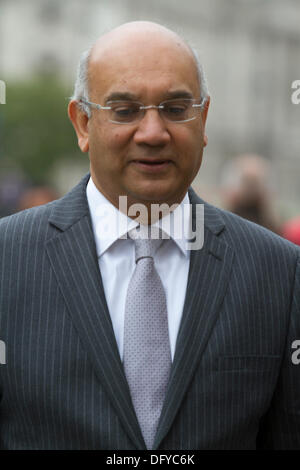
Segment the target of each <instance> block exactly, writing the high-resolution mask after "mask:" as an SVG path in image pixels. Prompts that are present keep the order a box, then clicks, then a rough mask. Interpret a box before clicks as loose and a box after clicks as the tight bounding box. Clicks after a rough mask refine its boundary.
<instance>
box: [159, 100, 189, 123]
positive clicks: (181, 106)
mask: <svg viewBox="0 0 300 470" xmlns="http://www.w3.org/2000/svg"><path fill="white" fill-rule="evenodd" d="M192 104H193V100H188V99H186V100H185V99H181V100H169V101H165V102H164V103H162V106H163V108H162V109H161V113H162V114H163V116H164V117H165V118H166V119H168V120H169V121H186V120H188V119H191V118H192V117H193V116H194V108H193V107H192Z"/></svg>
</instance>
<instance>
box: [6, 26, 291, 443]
mask: <svg viewBox="0 0 300 470" xmlns="http://www.w3.org/2000/svg"><path fill="white" fill-rule="evenodd" d="M85 66H87V74H85V73H84V71H85ZM78 90H79V91H78ZM78 93H79V95H78ZM75 98H76V99H73V100H71V102H70V104H69V116H70V118H71V120H72V123H73V125H74V128H75V130H76V134H77V138H78V144H79V146H80V148H81V150H82V151H83V152H89V158H90V174H91V177H89V176H86V177H85V178H84V179H83V180H82V182H81V183H80V184H79V185H78V186H77V187H75V188H74V189H73V190H72V191H71V192H70V193H69V194H67V195H66V196H65V197H64V198H62V199H61V200H59V201H55V202H52V203H50V204H47V205H46V206H41V207H40V208H34V209H30V210H28V211H24V212H21V213H19V214H16V215H15V216H12V217H10V218H7V219H4V220H2V221H1V222H0V259H1V299H0V302H1V303H0V315H1V330H0V331H1V340H2V341H3V342H4V343H5V346H6V361H5V362H6V363H5V364H2V365H1V368H0V373H1V375H0V390H1V404H0V425H1V432H0V441H1V447H2V448H5V449H114V450H117V449H131V450H134V449H146V448H148V449H160V450H161V449H169V450H171V449H176V450H178V449H185V450H186V449H194V450H195V449H256V448H259V449H260V448H271V449H281V448H283V449H292V448H299V447H300V405H299V392H300V366H299V365H297V349H296V348H297V345H298V342H297V341H299V339H300V312H299V305H300V301H299V295H300V294H299V292H300V290H299V289H300V272H299V250H298V248H297V247H296V246H294V245H292V244H290V243H288V242H286V241H284V240H282V239H281V238H279V237H278V236H276V235H275V234H273V233H271V232H269V231H267V230H265V229H263V228H261V227H258V226H256V225H254V224H252V223H251V222H248V221H245V220H243V219H241V218H239V217H238V216H236V215H233V214H230V213H229V212H226V211H222V210H219V209H217V208H215V207H212V206H211V205H209V204H206V203H204V205H205V207H204V215H205V219H204V220H205V222H204V242H203V247H201V248H199V249H190V250H188V249H187V245H186V244H185V238H188V237H187V236H186V237H185V238H184V237H182V239H181V240H180V238H179V239H178V240H177V239H175V237H174V238H173V237H172V233H167V234H166V233H165V235H168V236H169V238H168V237H162V232H161V231H160V232H159V236H160V237H162V238H163V240H155V241H157V242H158V245H159V243H160V245H159V246H158V245H157V250H156V252H154V251H151V253H150V251H149V252H148V254H146V255H144V254H143V255H140V254H138V250H139V247H140V246H141V245H142V243H140V242H141V239H138V240H136V238H135V237H136V234H137V233H138V232H139V230H140V231H141V230H142V229H141V228H142V227H144V228H146V227H147V222H148V223H149V222H150V223H151V222H153V220H151V217H150V219H149V213H151V208H152V206H153V205H155V204H162V203H166V204H167V207H169V208H170V211H169V213H168V211H166V213H165V214H164V219H165V218H168V217H169V218H170V219H171V218H172V217H173V221H174V220H175V221H176V217H177V216H176V214H178V210H181V208H182V205H183V204H186V203H187V204H188V203H190V204H191V205H192V216H191V217H192V223H193V228H194V230H196V231H199V230H200V227H199V226H198V227H197V223H196V222H197V218H196V215H195V214H196V213H197V211H196V208H197V207H198V205H200V204H202V203H203V201H201V200H200V199H199V198H198V197H197V196H196V194H195V193H194V192H193V191H192V190H190V189H189V187H190V184H191V183H192V181H193V179H194V178H195V176H196V174H197V172H198V170H199V168H200V165H201V161H202V153H203V148H204V146H205V145H206V144H207V137H206V135H205V122H206V117H207V111H208V105H209V97H208V96H207V92H206V88H205V83H204V79H203V75H202V73H201V69H199V68H198V67H197V64H196V61H195V56H194V54H193V52H192V51H191V50H190V48H189V47H188V46H187V45H186V44H185V43H184V41H183V40H182V39H180V38H179V37H178V36H177V35H176V34H175V33H173V32H171V31H169V30H167V29H166V28H164V27H162V26H160V25H156V24H153V23H148V22H134V23H129V24H126V25H123V26H121V27H119V28H116V29H115V30H113V31H111V32H110V33H108V34H106V35H105V36H103V37H101V38H100V39H99V40H98V41H97V42H96V43H95V44H94V46H93V48H92V49H91V51H90V53H89V54H86V55H85V57H84V60H83V61H82V64H81V68H80V69H79V78H78V80H77V86H76V89H75ZM169 100H171V104H170V102H169ZM186 100H187V101H186ZM136 102H139V103H140V104H136ZM161 103H163V104H161ZM193 105H196V106H193ZM120 196H121V197H126V204H127V205H126V206H122V207H123V209H122V210H121V208H120V199H119V198H120ZM136 204H139V207H145V208H147V209H148V212H147V214H148V219H147V220H146V221H145V220H143V221H142V220H140V222H141V223H140V225H139V223H138V222H137V219H136V218H135V216H136V215H138V214H135V215H132V212H130V207H133V206H134V205H136ZM174 204H177V205H178V206H177V208H176V209H171V208H172V207H175V206H174ZM103 205H105V206H106V207H108V208H109V211H108V213H109V215H107V213H105V214H104V213H103V212H102V210H100V212H99V210H98V209H99V207H100V208H102V207H103ZM124 207H126V208H127V209H124ZM135 207H136V206H135ZM149 211H150V212H149ZM115 215H117V216H118V217H119V218H120V219H121V220H124V218H125V220H126V221H127V222H128V226H129V228H130V230H129V232H130V233H133V232H134V229H135V227H136V226H137V225H138V226H139V230H136V234H135V235H134V236H133V237H131V236H130V233H129V236H127V234H126V232H125V233H124V232H123V231H122V230H121V231H120V232H118V229H117V228H116V227H115V226H114V224H112V225H111V224H110V223H108V222H110V221H111V219H112V218H113V216H115ZM127 215H131V217H129V218H128V217H127ZM161 220H163V219H161ZM159 223H160V221H159V220H157V219H156V220H155V223H154V224H153V225H155V224H158V225H159ZM121 226H122V224H121ZM122 227H123V226H122ZM103 234H104V235H105V236H104V235H103ZM123 235H126V236H125V237H123ZM131 238H133V239H131ZM152 241H153V240H148V239H146V242H145V245H147V243H148V245H147V247H148V248H149V246H150V244H151V246H152ZM143 242H144V240H143ZM183 242H184V243H183ZM151 249H152V248H151ZM149 250H150V248H149ZM149 253H150V254H149ZM135 256H136V260H135ZM140 263H142V265H141V264H140ZM140 266H142V268H140ZM137 273H138V275H137ZM145 274H146V276H145ZM141 278H143V285H142V284H141V283H140V280H141ZM149 286H151V287H149ZM153 286H155V287H153ZM153 307H154V308H153ZM145 311H146V313H147V315H149V317H147V315H146V317H145ZM158 311H159V314H160V313H161V314H162V316H161V317H159V318H158V315H157V313H158ZM141 325H142V328H141ZM157 325H160V326H157ZM154 326H155V328H154ZM153 329H154V331H155V332H156V334H157V338H159V340H158V341H157V342H155V339H156V337H155V334H153ZM137 332H139V333H138V334H137ZM153 346H155V347H156V348H157V350H158V351H159V354H156V351H155V349H154V348H153ZM151 348H152V349H151ZM157 364H158V365H159V367H156V366H157ZM136 371H138V374H137V373H136ZM161 372H162V373H161ZM149 378H150V380H149Z"/></svg>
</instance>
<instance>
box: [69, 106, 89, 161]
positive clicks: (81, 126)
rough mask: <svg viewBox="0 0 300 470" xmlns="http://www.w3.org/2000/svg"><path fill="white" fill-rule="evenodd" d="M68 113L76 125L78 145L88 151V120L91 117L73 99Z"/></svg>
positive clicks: (82, 149) (83, 150)
mask: <svg viewBox="0 0 300 470" xmlns="http://www.w3.org/2000/svg"><path fill="white" fill-rule="evenodd" d="M68 115H69V118H70V120H71V122H72V124H73V126H74V129H75V132H76V134H77V139H78V145H79V147H80V150H81V151H82V152H88V150H89V130H88V122H89V118H88V116H87V115H86V114H85V112H83V111H82V110H81V109H80V108H79V106H78V102H77V101H76V100H72V101H70V103H69V106H68Z"/></svg>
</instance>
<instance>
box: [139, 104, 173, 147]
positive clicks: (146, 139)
mask: <svg viewBox="0 0 300 470" xmlns="http://www.w3.org/2000/svg"><path fill="white" fill-rule="evenodd" d="M170 138H171V137H170V134H169V131H168V129H167V126H166V123H165V121H164V120H163V119H162V118H161V116H160V114H159V112H158V110H157V109H147V110H146V112H145V115H144V117H143V118H142V119H141V121H140V122H139V123H138V127H137V129H136V131H135V134H134V141H135V143H136V144H139V145H142V144H146V145H149V146H153V147H159V146H164V145H166V144H167V143H168V142H170Z"/></svg>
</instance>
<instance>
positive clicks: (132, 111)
mask: <svg viewBox="0 0 300 470" xmlns="http://www.w3.org/2000/svg"><path fill="white" fill-rule="evenodd" d="M107 105H108V106H110V107H111V110H110V120H111V121H113V122H119V123H130V122H134V121H137V120H138V119H140V117H141V116H142V114H143V111H142V110H141V109H140V107H141V104H140V103H136V102H134V101H113V102H109V103H107Z"/></svg>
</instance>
